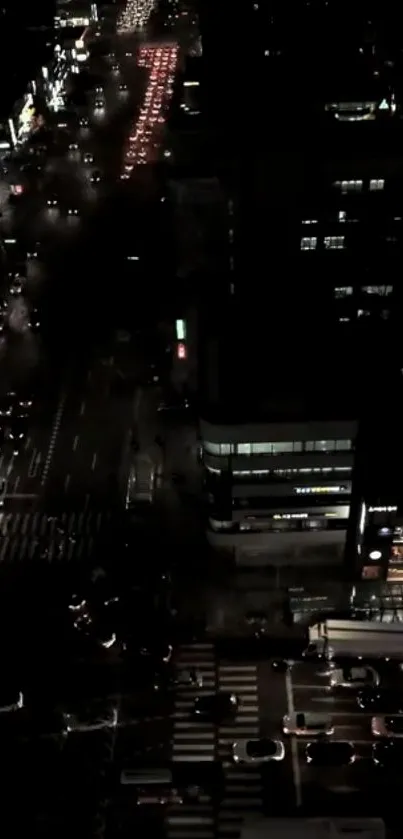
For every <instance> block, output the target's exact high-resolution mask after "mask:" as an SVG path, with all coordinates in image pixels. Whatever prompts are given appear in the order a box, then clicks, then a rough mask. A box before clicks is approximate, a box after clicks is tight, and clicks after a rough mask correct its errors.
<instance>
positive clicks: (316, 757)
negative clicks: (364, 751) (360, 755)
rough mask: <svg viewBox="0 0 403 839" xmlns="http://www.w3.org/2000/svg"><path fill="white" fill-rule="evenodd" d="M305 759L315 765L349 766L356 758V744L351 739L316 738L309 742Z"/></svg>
mask: <svg viewBox="0 0 403 839" xmlns="http://www.w3.org/2000/svg"><path fill="white" fill-rule="evenodd" d="M305 760H306V762H307V763H312V764H313V765H314V766H348V765H349V764H351V763H354V762H355V760H356V752H355V746H354V743H350V741H349V740H333V741H332V740H316V741H314V742H312V743H308V744H307V747H306V749H305Z"/></svg>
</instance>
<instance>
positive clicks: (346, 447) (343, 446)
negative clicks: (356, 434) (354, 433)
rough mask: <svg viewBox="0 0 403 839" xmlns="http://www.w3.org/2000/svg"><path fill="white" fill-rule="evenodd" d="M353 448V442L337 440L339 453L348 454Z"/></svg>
mask: <svg viewBox="0 0 403 839" xmlns="http://www.w3.org/2000/svg"><path fill="white" fill-rule="evenodd" d="M351 448H352V440H336V449H337V451H339V452H348V451H350V449H351Z"/></svg>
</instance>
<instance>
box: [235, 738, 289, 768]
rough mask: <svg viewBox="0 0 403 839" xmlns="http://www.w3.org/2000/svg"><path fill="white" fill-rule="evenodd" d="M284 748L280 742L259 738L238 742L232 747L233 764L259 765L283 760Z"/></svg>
mask: <svg viewBox="0 0 403 839" xmlns="http://www.w3.org/2000/svg"><path fill="white" fill-rule="evenodd" d="M284 756H285V748H284V743H283V742H282V741H281V740H269V739H267V738H266V737H260V738H258V739H253V740H238V741H237V742H236V743H234V744H233V746H232V757H233V760H234V763H249V764H254V765H260V764H261V763H269V761H271V760H276V761H279V760H284Z"/></svg>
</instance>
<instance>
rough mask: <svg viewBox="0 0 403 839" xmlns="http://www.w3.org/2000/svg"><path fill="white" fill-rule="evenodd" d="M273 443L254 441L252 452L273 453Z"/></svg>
mask: <svg viewBox="0 0 403 839" xmlns="http://www.w3.org/2000/svg"><path fill="white" fill-rule="evenodd" d="M271 449H272V444H271V443H252V454H271Z"/></svg>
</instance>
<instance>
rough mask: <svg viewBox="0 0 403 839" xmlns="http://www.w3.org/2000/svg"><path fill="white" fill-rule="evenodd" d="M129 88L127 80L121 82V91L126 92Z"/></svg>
mask: <svg viewBox="0 0 403 839" xmlns="http://www.w3.org/2000/svg"><path fill="white" fill-rule="evenodd" d="M127 89H128V88H127V84H126V82H121V83H120V85H119V90H120V91H121V93H124V92H125V91H126V90H127Z"/></svg>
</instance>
